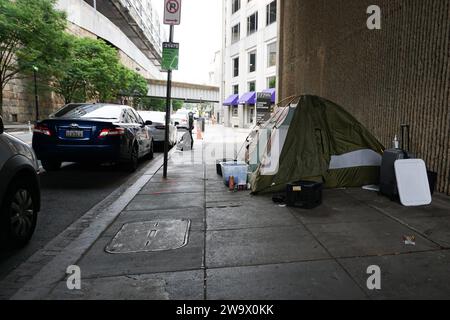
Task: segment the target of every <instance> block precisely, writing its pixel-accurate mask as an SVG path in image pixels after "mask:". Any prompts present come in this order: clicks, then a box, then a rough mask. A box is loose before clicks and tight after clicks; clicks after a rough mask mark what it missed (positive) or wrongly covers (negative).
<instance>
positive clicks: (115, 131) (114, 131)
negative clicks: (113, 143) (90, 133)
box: [98, 128, 125, 138]
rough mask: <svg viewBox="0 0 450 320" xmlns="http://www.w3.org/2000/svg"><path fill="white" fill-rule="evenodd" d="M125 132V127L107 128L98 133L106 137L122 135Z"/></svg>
mask: <svg viewBox="0 0 450 320" xmlns="http://www.w3.org/2000/svg"><path fill="white" fill-rule="evenodd" d="M124 134H125V129H124V128H107V129H102V130H101V131H100V133H99V135H98V137H99V138H104V137H106V136H122V135H124Z"/></svg>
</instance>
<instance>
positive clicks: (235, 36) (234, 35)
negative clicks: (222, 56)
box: [231, 23, 241, 43]
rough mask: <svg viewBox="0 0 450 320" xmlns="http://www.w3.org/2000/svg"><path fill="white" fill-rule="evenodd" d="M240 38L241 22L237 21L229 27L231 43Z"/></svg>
mask: <svg viewBox="0 0 450 320" xmlns="http://www.w3.org/2000/svg"><path fill="white" fill-rule="evenodd" d="M240 38H241V24H240V23H238V24H237V25H235V26H234V27H233V28H231V43H235V42H237V41H239V40H240Z"/></svg>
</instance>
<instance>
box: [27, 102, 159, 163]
mask: <svg viewBox="0 0 450 320" xmlns="http://www.w3.org/2000/svg"><path fill="white" fill-rule="evenodd" d="M151 124H152V122H151V121H146V122H144V121H143V120H142V118H141V117H140V116H139V114H138V113H137V112H136V111H135V110H134V109H133V108H131V107H129V106H123V105H115V104H95V103H94V104H89V103H86V104H68V105H66V106H64V107H63V108H61V109H60V110H59V111H57V112H55V113H54V114H52V115H51V116H50V117H49V119H46V120H43V121H40V122H38V123H37V124H36V125H35V128H34V134H33V149H34V151H35V152H36V155H37V157H38V159H39V160H41V162H42V166H43V167H44V169H45V170H47V171H52V170H57V169H59V168H60V167H61V163H62V162H84V163H102V162H124V163H126V164H127V165H128V167H129V169H130V170H131V171H134V170H136V168H137V165H138V159H139V158H141V157H148V158H150V159H151V158H153V137H152V134H151V131H150V128H149V127H147V126H150V125H151Z"/></svg>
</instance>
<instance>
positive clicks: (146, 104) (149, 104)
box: [136, 97, 184, 112]
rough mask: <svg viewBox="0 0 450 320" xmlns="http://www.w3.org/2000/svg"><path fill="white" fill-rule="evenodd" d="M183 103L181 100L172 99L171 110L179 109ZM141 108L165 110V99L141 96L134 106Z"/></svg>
mask: <svg viewBox="0 0 450 320" xmlns="http://www.w3.org/2000/svg"><path fill="white" fill-rule="evenodd" d="M183 105H184V101H182V100H174V99H173V100H172V109H173V111H177V110H179V109H181V108H182V107H183ZM136 107H138V108H139V109H142V110H148V111H163V112H165V111H166V99H165V98H151V97H143V98H140V99H139V103H138V105H137V106H136Z"/></svg>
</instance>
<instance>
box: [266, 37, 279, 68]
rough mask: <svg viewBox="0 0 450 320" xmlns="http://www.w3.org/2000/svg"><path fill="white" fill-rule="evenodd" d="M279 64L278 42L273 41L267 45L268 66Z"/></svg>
mask: <svg viewBox="0 0 450 320" xmlns="http://www.w3.org/2000/svg"><path fill="white" fill-rule="evenodd" d="M276 64H277V43H276V42H273V43H270V44H268V45H267V67H273V66H275V65H276Z"/></svg>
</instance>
